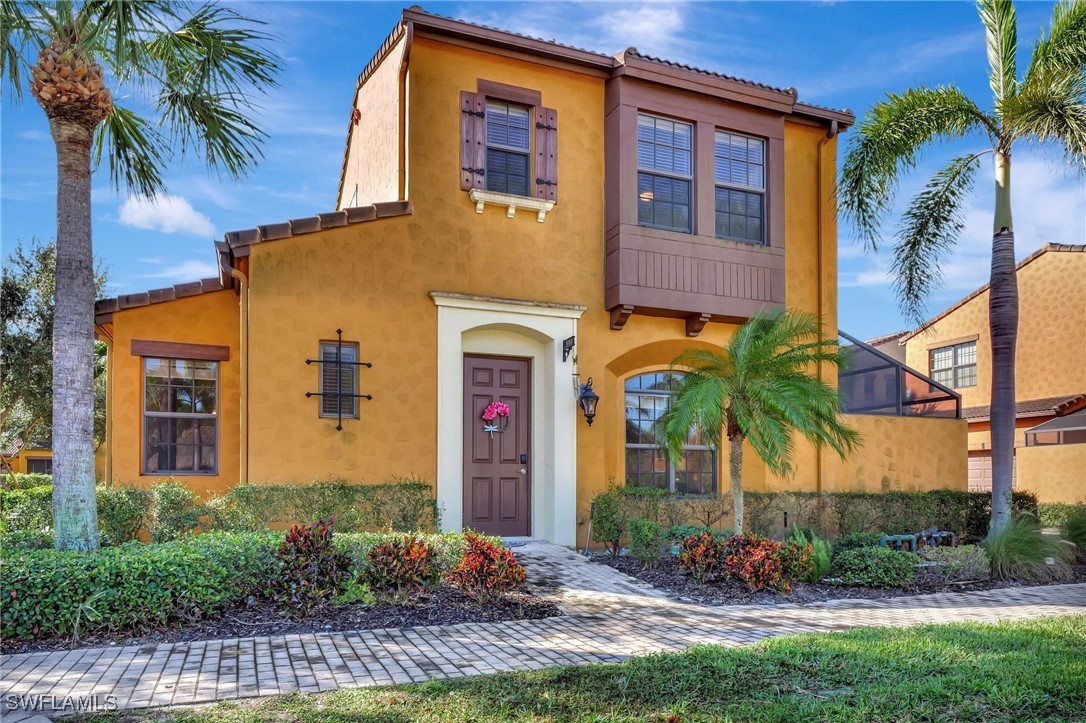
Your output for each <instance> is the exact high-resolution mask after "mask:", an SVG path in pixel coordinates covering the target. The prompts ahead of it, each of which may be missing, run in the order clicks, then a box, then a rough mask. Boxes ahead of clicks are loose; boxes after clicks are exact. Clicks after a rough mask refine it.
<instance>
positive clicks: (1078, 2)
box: [1023, 0, 1086, 85]
mask: <svg viewBox="0 0 1086 723" xmlns="http://www.w3.org/2000/svg"><path fill="white" fill-rule="evenodd" d="M1084 67H1086V2H1082V0H1060V2H1057V3H1056V7H1055V8H1054V9H1053V11H1052V23H1051V24H1050V25H1049V29H1048V35H1047V37H1046V36H1045V34H1044V33H1042V34H1041V38H1040V40H1038V41H1037V45H1035V46H1034V48H1033V55H1032V56H1031V58H1030V64H1029V68H1027V70H1026V75H1025V81H1024V83H1023V85H1030V84H1031V83H1033V82H1034V79H1035V78H1039V77H1045V76H1048V75H1050V74H1052V73H1058V74H1062V73H1067V72H1071V73H1081V72H1082V69H1083V68H1084ZM1040 82H1045V81H1040Z"/></svg>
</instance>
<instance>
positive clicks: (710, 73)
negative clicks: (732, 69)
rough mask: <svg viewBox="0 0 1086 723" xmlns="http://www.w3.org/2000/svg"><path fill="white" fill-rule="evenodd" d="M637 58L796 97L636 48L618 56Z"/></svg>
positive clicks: (791, 90) (789, 90)
mask: <svg viewBox="0 0 1086 723" xmlns="http://www.w3.org/2000/svg"><path fill="white" fill-rule="evenodd" d="M630 56H632V57H634V58H639V59H640V60H646V61H648V62H650V63H658V64H660V65H666V66H667V67H669V68H675V69H677V70H685V71H687V72H690V73H697V74H698V75H707V76H709V77H711V78H722V79H724V80H730V81H733V82H735V83H742V84H743V85H749V86H751V87H752V88H761V89H763V90H769V91H773V92H774V93H783V94H785V95H790V96H792V97H793V98H794V97H796V95H798V94H797V92H796V89H795V88H778V87H776V86H772V85H767V84H765V83H759V82H757V81H754V80H747V79H746V78H739V77H737V76H734V75H727V74H725V73H718V72H716V71H713V70H705V69H704V68H698V67H696V66H693V65H687V64H686V63H678V62H676V61H674V60H667V59H666V58H658V57H656V56H654V55H646V54H645V53H641V52H638V50H637V48H626V50H625V51H623V52H622V53H621V54H620V58H621V60H622V61H625V59H626V58H627V57H630Z"/></svg>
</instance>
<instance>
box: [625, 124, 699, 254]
mask: <svg viewBox="0 0 1086 723" xmlns="http://www.w3.org/2000/svg"><path fill="white" fill-rule="evenodd" d="M693 198H694V126H693V125H692V124H690V123H683V122H682V121H675V120H670V119H668V118H660V117H657V116H653V115H648V114H646V113H639V114H638V116H637V223H638V225H639V226H648V227H651V228H662V229H667V230H669V231H681V232H683V233H690V232H691V231H692V230H693V228H692V226H691V223H692V220H691V219H692V216H693V213H692V211H693V206H694V204H693Z"/></svg>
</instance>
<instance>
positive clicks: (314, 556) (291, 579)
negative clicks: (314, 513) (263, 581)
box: [275, 520, 348, 617]
mask: <svg viewBox="0 0 1086 723" xmlns="http://www.w3.org/2000/svg"><path fill="white" fill-rule="evenodd" d="M332 534H333V533H332V520H328V521H327V522H324V521H323V520H318V521H316V522H314V523H312V524H310V525H294V526H293V527H291V528H290V531H289V532H287V535H286V537H285V538H284V539H283V542H282V544H281V545H279V551H278V552H277V553H276V557H277V558H278V560H279V567H280V573H279V586H278V589H277V590H276V591H275V597H276V599H277V600H278V601H279V602H280V604H282V605H283V606H284V607H285V608H287V609H288V610H290V611H291V612H292V613H294V614H296V615H299V616H301V617H305V616H307V615H309V614H311V613H313V612H315V611H317V610H320V609H321V608H323V607H325V606H326V605H328V604H329V603H330V602H332V600H333V599H335V598H336V597H337V596H338V595H339V594H340V593H341V592H342V591H343V589H344V587H345V586H346V583H347V577H348V570H347V568H348V558H347V555H345V554H344V553H342V552H340V551H338V550H336V548H335V547H334V546H333V545H332Z"/></svg>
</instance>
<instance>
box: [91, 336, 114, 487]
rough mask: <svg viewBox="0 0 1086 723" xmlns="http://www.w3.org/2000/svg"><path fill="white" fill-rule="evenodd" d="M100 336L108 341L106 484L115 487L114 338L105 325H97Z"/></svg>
mask: <svg viewBox="0 0 1086 723" xmlns="http://www.w3.org/2000/svg"><path fill="white" fill-rule="evenodd" d="M95 327H96V328H97V330H98V334H99V336H102V337H105V339H106V441H105V442H104V444H105V445H106V454H105V458H106V465H105V483H106V484H107V485H109V486H110V487H112V486H113V380H114V378H115V377H116V375H115V374H114V373H113V336H112V335H111V334H110V333H109V332H108V331H106V327H105V325H104V324H95Z"/></svg>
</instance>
